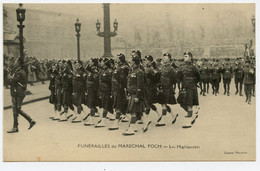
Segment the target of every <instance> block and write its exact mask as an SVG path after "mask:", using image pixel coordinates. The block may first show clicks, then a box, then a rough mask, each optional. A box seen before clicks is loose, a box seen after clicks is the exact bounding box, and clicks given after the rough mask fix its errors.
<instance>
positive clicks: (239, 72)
mask: <svg viewBox="0 0 260 171" xmlns="http://www.w3.org/2000/svg"><path fill="white" fill-rule="evenodd" d="M234 73H235V82H236V83H237V82H243V78H244V70H243V68H242V67H236V68H235V69H234Z"/></svg>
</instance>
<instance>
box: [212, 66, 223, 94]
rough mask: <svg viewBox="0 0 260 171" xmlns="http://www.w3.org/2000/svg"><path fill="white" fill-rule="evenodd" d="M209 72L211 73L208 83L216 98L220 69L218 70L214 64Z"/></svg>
mask: <svg viewBox="0 0 260 171" xmlns="http://www.w3.org/2000/svg"><path fill="white" fill-rule="evenodd" d="M210 71H211V75H210V81H211V84H212V90H213V94H215V96H217V94H218V93H219V83H220V81H221V75H220V71H221V69H220V68H219V66H218V64H217V63H215V64H213V66H212V67H211V70H210Z"/></svg>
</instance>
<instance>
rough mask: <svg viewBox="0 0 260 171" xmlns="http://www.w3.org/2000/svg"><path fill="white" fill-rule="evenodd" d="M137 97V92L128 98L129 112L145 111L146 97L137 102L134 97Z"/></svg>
mask: <svg viewBox="0 0 260 171" xmlns="http://www.w3.org/2000/svg"><path fill="white" fill-rule="evenodd" d="M135 98H137V95H136V94H131V95H130V97H129V99H128V105H127V113H142V112H144V111H145V104H144V99H139V101H138V102H135V101H134V99H135Z"/></svg>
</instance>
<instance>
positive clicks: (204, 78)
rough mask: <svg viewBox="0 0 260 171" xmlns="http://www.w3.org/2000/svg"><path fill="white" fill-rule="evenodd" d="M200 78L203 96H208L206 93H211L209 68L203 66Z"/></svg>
mask: <svg viewBox="0 0 260 171" xmlns="http://www.w3.org/2000/svg"><path fill="white" fill-rule="evenodd" d="M200 77H201V89H202V94H203V96H206V95H205V93H206V92H207V93H208V92H209V79H210V75H209V68H208V67H207V66H206V65H203V66H202V67H201V69H200Z"/></svg>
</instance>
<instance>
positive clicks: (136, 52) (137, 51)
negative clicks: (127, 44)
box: [132, 50, 141, 58]
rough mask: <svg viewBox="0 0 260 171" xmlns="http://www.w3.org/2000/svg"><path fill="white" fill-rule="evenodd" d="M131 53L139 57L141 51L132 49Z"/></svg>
mask: <svg viewBox="0 0 260 171" xmlns="http://www.w3.org/2000/svg"><path fill="white" fill-rule="evenodd" d="M132 53H135V54H137V55H138V56H139V57H140V58H141V52H140V51H139V50H133V51H132Z"/></svg>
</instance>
